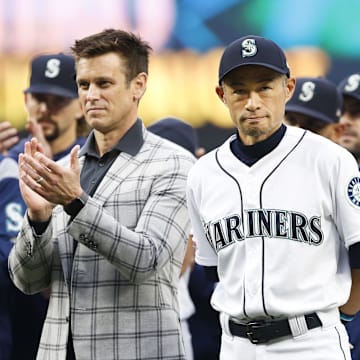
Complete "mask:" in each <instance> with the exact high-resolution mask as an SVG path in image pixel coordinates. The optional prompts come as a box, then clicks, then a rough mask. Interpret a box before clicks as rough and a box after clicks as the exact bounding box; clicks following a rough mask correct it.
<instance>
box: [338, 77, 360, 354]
mask: <svg viewBox="0 0 360 360" xmlns="http://www.w3.org/2000/svg"><path fill="white" fill-rule="evenodd" d="M338 89H339V90H340V92H341V94H342V95H343V99H344V112H343V114H342V116H341V119H340V123H341V124H342V125H343V127H344V131H343V132H342V134H341V136H340V138H339V144H340V145H341V146H343V147H344V148H346V149H348V150H349V151H350V152H351V153H352V154H353V155H354V157H355V159H356V161H357V163H358V165H359V170H360V73H355V74H351V75H349V76H347V77H346V78H345V79H343V80H342V81H341V82H340V84H339V85H338ZM349 320H351V321H348V323H347V324H346V329H347V331H348V334H349V338H350V343H351V344H352V346H353V348H352V350H351V358H352V359H353V360H360V313H358V314H357V315H356V316H355V317H354V318H353V319H351V318H349Z"/></svg>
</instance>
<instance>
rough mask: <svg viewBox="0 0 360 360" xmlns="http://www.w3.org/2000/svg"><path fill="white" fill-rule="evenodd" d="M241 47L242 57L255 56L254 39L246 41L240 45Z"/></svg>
mask: <svg viewBox="0 0 360 360" xmlns="http://www.w3.org/2000/svg"><path fill="white" fill-rule="evenodd" d="M241 47H242V53H241V55H242V57H243V58H245V57H251V56H255V55H256V53H257V46H256V44H255V40H254V39H246V40H244V41H243V42H242V43H241Z"/></svg>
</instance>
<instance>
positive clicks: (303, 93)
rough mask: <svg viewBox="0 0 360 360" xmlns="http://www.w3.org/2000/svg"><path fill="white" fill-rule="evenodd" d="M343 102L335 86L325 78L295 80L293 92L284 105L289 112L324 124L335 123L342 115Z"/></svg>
mask: <svg viewBox="0 0 360 360" xmlns="http://www.w3.org/2000/svg"><path fill="white" fill-rule="evenodd" d="M342 105H343V100H342V96H341V94H340V92H339V91H338V89H337V87H336V84H334V83H332V82H331V81H329V80H327V79H325V78H314V77H302V78H297V79H296V86H295V91H294V94H293V96H292V97H291V99H290V100H289V101H288V102H287V103H286V105H285V111H286V112H288V111H291V112H295V113H299V114H303V115H306V116H310V117H312V118H315V119H318V120H320V121H323V122H326V123H337V122H339V120H340V116H341V113H342Z"/></svg>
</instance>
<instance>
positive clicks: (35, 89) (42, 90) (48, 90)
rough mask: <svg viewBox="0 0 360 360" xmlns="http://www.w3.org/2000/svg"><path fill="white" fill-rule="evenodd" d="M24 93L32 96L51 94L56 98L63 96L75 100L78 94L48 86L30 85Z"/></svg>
mask: <svg viewBox="0 0 360 360" xmlns="http://www.w3.org/2000/svg"><path fill="white" fill-rule="evenodd" d="M24 93H32V94H51V95H57V96H63V97H66V98H71V99H76V98H78V93H75V92H73V91H70V90H68V89H64V88H62V87H59V86H49V85H41V84H38V85H32V86H30V87H28V88H27V89H25V90H24Z"/></svg>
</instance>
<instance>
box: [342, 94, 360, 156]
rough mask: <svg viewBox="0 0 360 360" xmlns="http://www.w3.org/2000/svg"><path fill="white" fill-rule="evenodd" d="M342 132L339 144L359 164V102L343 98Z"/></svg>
mask: <svg viewBox="0 0 360 360" xmlns="http://www.w3.org/2000/svg"><path fill="white" fill-rule="evenodd" d="M340 123H341V124H343V126H344V131H343V133H342V135H341V136H340V138H339V144H340V145H341V146H343V147H344V148H346V149H348V150H349V151H350V152H351V153H352V154H354V156H355V157H356V159H357V160H358V162H359V163H360V101H359V100H357V99H355V98H353V97H350V96H345V97H344V114H343V115H342V117H341V119H340Z"/></svg>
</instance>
